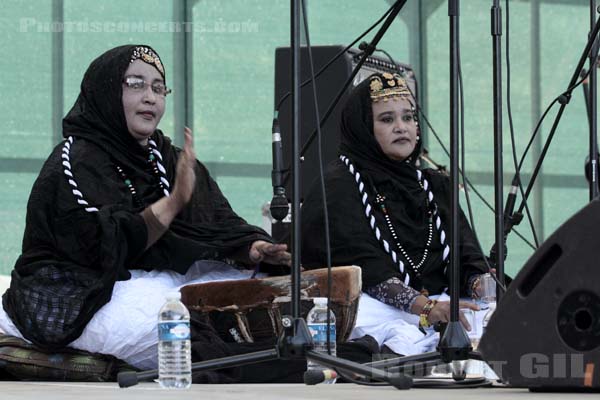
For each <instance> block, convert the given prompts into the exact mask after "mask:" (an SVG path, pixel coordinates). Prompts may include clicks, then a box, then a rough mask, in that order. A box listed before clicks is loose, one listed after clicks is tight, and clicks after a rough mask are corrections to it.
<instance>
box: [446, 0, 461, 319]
mask: <svg viewBox="0 0 600 400" xmlns="http://www.w3.org/2000/svg"><path fill="white" fill-rule="evenodd" d="M448 16H449V17H450V182H451V183H450V211H451V218H450V276H451V282H450V285H449V286H450V299H451V301H452V302H458V297H459V293H460V291H459V287H460V279H459V274H458V273H457V272H458V268H460V254H459V244H458V239H459V223H458V215H459V213H458V209H459V207H460V204H459V197H458V196H459V189H458V176H459V169H458V155H459V149H458V135H459V127H458V121H459V115H458V114H459V113H458V111H459V110H458V107H459V98H458V96H459V92H458V41H459V38H460V36H459V25H458V16H459V2H458V0H449V1H448ZM458 313H459V310H458V306H456V307H451V317H450V319H451V321H458V320H459V318H458Z"/></svg>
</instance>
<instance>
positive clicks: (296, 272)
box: [118, 0, 412, 389]
mask: <svg viewBox="0 0 600 400" xmlns="http://www.w3.org/2000/svg"><path fill="white" fill-rule="evenodd" d="M300 1H301V0H290V6H291V11H290V14H291V23H290V25H291V34H290V36H291V39H290V42H291V46H290V47H291V49H292V52H291V64H292V71H291V74H292V111H293V112H292V118H293V119H292V138H293V142H292V152H293V160H292V168H293V184H292V188H293V189H292V190H293V193H292V243H293V247H292V249H293V251H292V273H291V286H292V289H291V309H292V315H291V316H284V317H283V318H282V321H281V323H282V326H283V328H284V329H283V333H282V335H281V336H280V338H279V340H278V342H277V345H276V346H275V347H274V348H273V349H269V350H263V351H257V352H253V353H248V354H240V355H235V356H231V357H224V358H218V359H214V360H208V361H201V362H196V363H193V364H192V371H193V372H199V371H206V370H213V369H223V368H230V367H235V366H241V365H247V364H253V363H258V362H263V361H270V360H278V359H280V360H302V359H305V360H313V361H316V362H317V363H319V364H321V365H324V366H329V367H333V368H338V369H340V370H343V371H348V372H352V373H356V374H358V375H362V376H365V377H368V378H371V379H375V380H380V381H385V382H388V383H390V384H391V385H392V386H394V387H396V388H397V389H409V388H410V387H411V386H412V378H411V377H409V376H407V375H404V374H402V373H390V372H388V371H383V370H380V369H378V368H375V367H372V366H364V365H361V364H358V363H355V362H352V361H348V360H344V359H340V358H337V357H334V356H330V355H328V354H323V353H321V352H318V351H315V350H313V349H312V348H313V341H312V337H311V335H310V332H309V330H308V327H307V325H306V321H305V320H304V319H303V318H301V317H300V175H299V170H300V157H299V149H300V111H301V110H300V13H301V7H300ZM406 1H407V0H398V1H397V2H396V4H395V5H394V9H393V10H392V11H391V13H390V14H389V15H388V17H387V20H386V21H385V23H384V24H383V26H382V27H381V28H380V30H379V31H378V32H377V34H376V36H375V37H376V39H377V41H378V40H379V39H381V37H382V36H383V34H384V33H385V31H386V30H387V29H388V27H389V26H390V25H391V23H392V21H393V20H394V18H396V16H397V15H398V13H399V12H400V10H401V9H402V7H403V6H404V4H405V3H406ZM376 44H377V43H376V42H375V39H374V41H373V43H372V44H371V47H372V50H374V49H375V47H376ZM365 59H366V58H363V60H362V62H363V63H364V61H365ZM360 65H362V64H360V63H359V66H358V68H360ZM357 71H358V69H357V70H355V72H357ZM350 82H351V81H350ZM276 194H277V193H276ZM157 375H158V371H157V370H151V371H142V372H132V371H127V372H121V373H119V374H118V382H119V386H120V387H122V388H123V387H129V386H133V385H136V384H137V383H138V382H139V381H140V380H147V379H154V378H156V377H157Z"/></svg>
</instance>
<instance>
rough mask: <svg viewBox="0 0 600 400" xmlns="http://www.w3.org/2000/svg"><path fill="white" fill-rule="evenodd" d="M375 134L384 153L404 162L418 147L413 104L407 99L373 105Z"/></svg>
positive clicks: (391, 100)
mask: <svg viewBox="0 0 600 400" xmlns="http://www.w3.org/2000/svg"><path fill="white" fill-rule="evenodd" d="M373 132H374V133H375V139H376V140H377V143H379V145H380V146H381V149H382V150H383V153H384V154H385V155H386V156H388V157H389V158H390V159H392V160H396V161H404V160H406V159H407V158H408V156H410V155H411V154H412V152H413V151H414V150H415V147H416V145H417V124H416V121H415V116H414V112H413V109H412V105H411V103H410V102H409V101H408V100H407V99H405V98H396V99H390V100H388V101H386V102H384V101H379V102H377V103H373Z"/></svg>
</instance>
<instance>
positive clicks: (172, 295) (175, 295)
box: [165, 290, 181, 300]
mask: <svg viewBox="0 0 600 400" xmlns="http://www.w3.org/2000/svg"><path fill="white" fill-rule="evenodd" d="M165 299H167V300H181V292H179V291H174V290H173V291H171V292H167V293H166V294H165Z"/></svg>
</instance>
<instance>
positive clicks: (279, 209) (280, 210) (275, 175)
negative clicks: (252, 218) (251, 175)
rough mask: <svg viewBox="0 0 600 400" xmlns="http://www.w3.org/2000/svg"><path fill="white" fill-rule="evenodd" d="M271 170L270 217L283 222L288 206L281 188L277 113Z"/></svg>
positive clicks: (280, 149)
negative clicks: (271, 196) (271, 194)
mask: <svg viewBox="0 0 600 400" xmlns="http://www.w3.org/2000/svg"><path fill="white" fill-rule="evenodd" d="M272 134H273V147H272V150H273V170H272V172H271V184H272V185H273V199H272V200H271V207H270V210H271V216H272V217H273V218H275V219H276V220H277V221H283V219H284V218H285V217H286V216H287V215H288V210H289V205H288V200H287V197H286V195H285V188H284V187H283V146H282V144H281V129H280V128H279V119H278V118H277V111H276V112H275V117H274V118H273V128H272Z"/></svg>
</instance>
